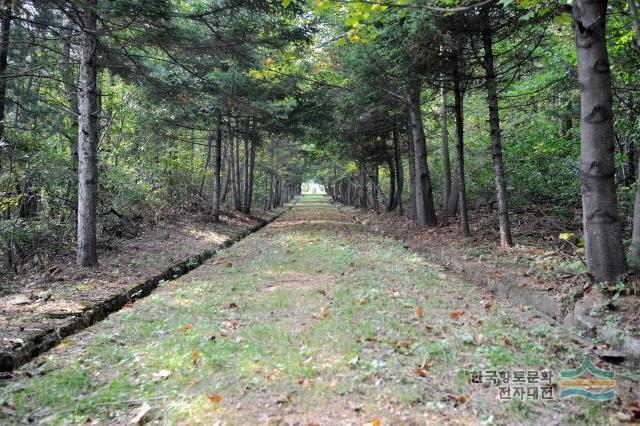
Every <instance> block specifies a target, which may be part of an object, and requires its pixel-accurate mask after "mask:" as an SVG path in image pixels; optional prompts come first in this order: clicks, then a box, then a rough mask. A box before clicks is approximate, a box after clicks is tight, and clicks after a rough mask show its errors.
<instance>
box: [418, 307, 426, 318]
mask: <svg viewBox="0 0 640 426" xmlns="http://www.w3.org/2000/svg"><path fill="white" fill-rule="evenodd" d="M416 317H418V319H422V318H423V317H424V308H422V306H418V307H417V308H416Z"/></svg>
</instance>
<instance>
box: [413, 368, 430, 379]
mask: <svg viewBox="0 0 640 426" xmlns="http://www.w3.org/2000/svg"><path fill="white" fill-rule="evenodd" d="M413 372H414V373H415V374H416V376H418V377H427V370H425V369H424V368H420V367H418V368H416V369H415V370H414V371H413Z"/></svg>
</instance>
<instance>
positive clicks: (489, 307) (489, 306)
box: [484, 302, 493, 311]
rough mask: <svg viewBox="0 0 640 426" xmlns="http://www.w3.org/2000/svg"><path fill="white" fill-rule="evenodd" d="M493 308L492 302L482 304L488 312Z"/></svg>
mask: <svg viewBox="0 0 640 426" xmlns="http://www.w3.org/2000/svg"><path fill="white" fill-rule="evenodd" d="M492 306H493V302H484V308H485V309H486V310H487V311H488V310H489V309H491V307H492Z"/></svg>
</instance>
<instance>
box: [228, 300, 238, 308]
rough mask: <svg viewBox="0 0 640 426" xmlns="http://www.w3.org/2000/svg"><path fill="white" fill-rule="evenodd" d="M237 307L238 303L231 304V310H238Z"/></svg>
mask: <svg viewBox="0 0 640 426" xmlns="http://www.w3.org/2000/svg"><path fill="white" fill-rule="evenodd" d="M237 307H238V304H237V303H236V302H231V303H229V309H236V308H237Z"/></svg>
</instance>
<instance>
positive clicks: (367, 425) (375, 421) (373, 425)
mask: <svg viewBox="0 0 640 426" xmlns="http://www.w3.org/2000/svg"><path fill="white" fill-rule="evenodd" d="M381 424H382V422H381V421H380V419H378V418H375V419H373V420H371V421H370V422H367V423H365V424H364V425H363V426H380V425H381Z"/></svg>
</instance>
